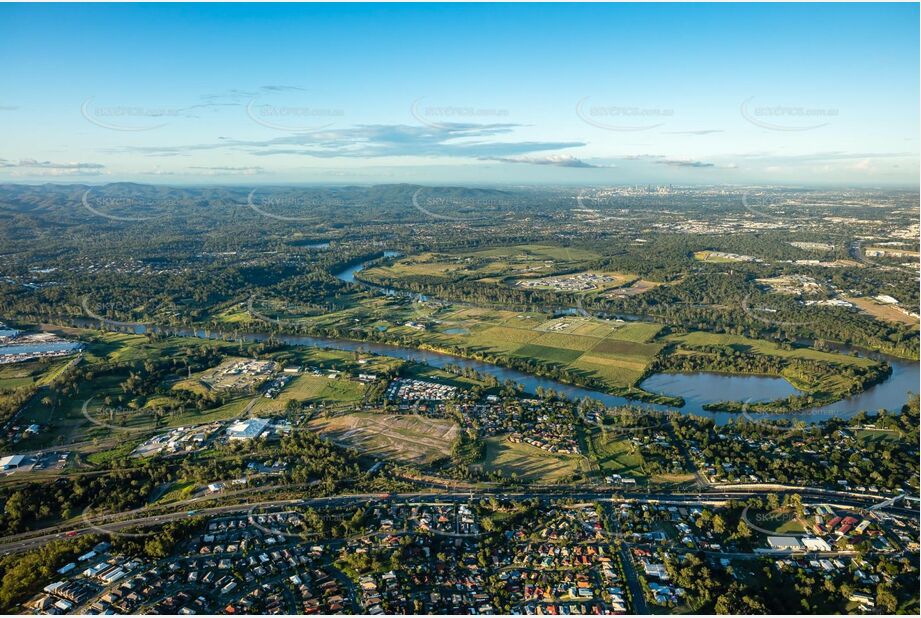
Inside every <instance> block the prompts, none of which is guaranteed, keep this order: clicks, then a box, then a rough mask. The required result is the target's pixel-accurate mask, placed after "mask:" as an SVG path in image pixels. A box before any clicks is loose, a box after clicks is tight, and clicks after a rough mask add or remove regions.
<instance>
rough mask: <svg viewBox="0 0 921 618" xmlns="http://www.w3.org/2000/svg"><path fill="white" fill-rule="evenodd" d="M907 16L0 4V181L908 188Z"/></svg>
mask: <svg viewBox="0 0 921 618" xmlns="http://www.w3.org/2000/svg"><path fill="white" fill-rule="evenodd" d="M918 23H919V14H918V5H917V4H798V5H788V4H783V5H781V4H774V5H752V4H739V5H728V4H711V5H690V4H646V5H633V4H613V5H596V4H591V5H576V6H574V5H555V4H553V5H551V4H542V5H394V4H388V5H354V4H351V5H288V4H284V5H243V4H226V5H225V4H208V5H156V6H148V5H44V6H35V5H9V4H7V5H0V62H2V66H3V67H4V69H3V78H2V83H3V88H2V89H0V131H2V135H3V139H2V141H0V182H47V181H54V182H74V181H79V182H93V183H102V182H114V181H122V180H130V181H139V182H162V183H170V184H178V183H201V182H205V183H209V184H210V183H244V184H259V183H299V182H304V183H369V182H370V183H387V182H420V183H457V184H481V185H483V184H519V183H552V184H567V183H573V184H599V185H601V184H621V183H631V184H632V183H675V184H788V185H867V186H914V187H916V186H917V185H918V181H919V168H918V165H919V163H918V161H919V158H918V150H919V146H918V134H919V61H918V58H919V54H918V52H919V30H918Z"/></svg>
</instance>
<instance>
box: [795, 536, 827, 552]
mask: <svg viewBox="0 0 921 618" xmlns="http://www.w3.org/2000/svg"><path fill="white" fill-rule="evenodd" d="M800 540H801V541H802V543H803V547H805V548H806V551H831V545H829V544H828V543H827V542H826V541H825V539H820V538H818V537H812V536H804V537H803V538H802V539H800Z"/></svg>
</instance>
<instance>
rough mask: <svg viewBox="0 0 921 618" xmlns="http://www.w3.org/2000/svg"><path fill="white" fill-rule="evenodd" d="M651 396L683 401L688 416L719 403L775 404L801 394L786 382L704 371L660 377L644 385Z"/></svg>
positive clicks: (653, 376)
mask: <svg viewBox="0 0 921 618" xmlns="http://www.w3.org/2000/svg"><path fill="white" fill-rule="evenodd" d="M639 386H640V388H642V389H644V390H647V391H649V392H651V393H662V394H664V395H673V396H675V397H683V398H684V401H685V405H684V408H683V410H685V411H687V412H703V411H704V410H703V406H704V404H707V403H714V402H717V401H751V402H757V401H771V400H773V399H783V398H784V397H788V396H790V395H799V394H801V392H800V391H798V390H797V389H795V388H794V387H793V385H792V384H790V383H789V382H787V381H786V380H785V379H784V378H778V377H771V376H739V375H726V374H722V373H708V372H704V371H699V372H694V373H657V374H655V375H652V376H650V377H648V378H646V379H645V380H643V381H642V382H641V383H640V385H639Z"/></svg>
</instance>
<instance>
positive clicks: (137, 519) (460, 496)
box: [0, 488, 918, 555]
mask: <svg viewBox="0 0 921 618" xmlns="http://www.w3.org/2000/svg"><path fill="white" fill-rule="evenodd" d="M769 493H776V492H773V491H768V490H748V491H720V492H700V493H685V494H677V493H661V494H654V493H653V494H646V493H620V492H612V491H603V490H573V489H566V488H556V489H555V490H553V491H535V490H533V489H532V490H527V491H510V490H503V489H487V490H483V489H480V490H474V491H441V492H431V491H428V492H422V491H420V492H407V493H394V494H380V493H373V494H370V493H362V494H341V495H336V496H328V497H320V498H289V499H275V500H262V501H254V502H235V503H233V504H226V505H219V506H213V507H207V508H201V509H198V510H196V511H194V512H193V513H194V516H215V515H224V514H229V513H240V512H248V511H251V510H259V509H273V508H281V507H292V506H312V507H328V506H345V505H350V504H366V503H368V502H370V501H374V500H382V499H387V500H398V501H403V502H414V501H416V502H426V503H433V502H467V501H469V500H471V499H478V498H489V497H495V498H497V499H503V500H529V499H539V500H559V499H571V500H576V501H613V502H624V501H630V502H636V503H647V504H670V505H685V506H697V505H702V504H704V505H712V506H718V505H720V504H724V503H726V502H728V501H729V500H746V499H748V498H751V497H755V496H766V495H767V494H769ZM799 493H800V495H801V496H802V498H803V502H804V503H810V504H816V503H821V504H831V505H833V506H839V507H845V508H862V509H866V508H869V507H871V506H874V505H876V504H878V503H879V498H878V497H877V496H866V497H856V496H835V495H829V494H830V493H831V494H837V493H839V492H827V491H820V492H815V491H807V492H799ZM227 497H229V496H227ZM234 497H237V496H234ZM169 506H171V507H176V506H183V507H185V508H182V509H181V510H175V511H171V512H165V513H157V514H151V515H143V516H139V515H140V513H142V512H143V511H144V509H134V510H131V511H125V512H123V513H112V514H107V515H105V516H103V517H101V518H99V519H94V518H85V519H83V520H80V522H79V523H75V524H74V525H72V526H71V527H70V528H69V529H67V530H64V531H62V529H61V527H60V526H56V527H54V528H50V529H48V531H46V532H45V533H42V531H40V530H37V531H33V532H31V533H26V534H31V535H32V536H28V537H26V538H23V535H17V536H14V537H6V538H3V539H0V555H6V554H11V553H19V552H23V551H29V550H31V549H35V548H37V547H41V546H42V545H44V544H46V543H49V542H51V541H53V540H55V539H62V538H73V537H78V536H83V535H88V534H112V535H116V534H118V533H119V532H120V531H126V532H127V530H129V529H131V528H145V527H151V526H157V525H161V524H165V523H167V522H171V521H178V520H182V519H187V518H189V517H190V516H192V515H190V512H189V511H188V510H186V509H187V508H188V507H189V504H188V503H185V504H182V505H179V504H177V505H169ZM884 510H885V511H886V512H889V513H893V514H899V515H903V516H905V515H908V516H914V517H916V518H917V517H918V511H917V509H911V508H904V507H897V506H890V507H887V508H886V509H884Z"/></svg>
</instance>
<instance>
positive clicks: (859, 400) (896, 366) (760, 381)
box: [77, 251, 921, 425]
mask: <svg viewBox="0 0 921 618" xmlns="http://www.w3.org/2000/svg"><path fill="white" fill-rule="evenodd" d="M397 255H399V253H398V252H396V251H385V252H384V256H385V257H396V256H397ZM364 267H365V264H356V265H354V266H350V267H349V268H347V269H345V270H343V271H341V272H339V273H336V275H335V276H336V277H337V278H339V279H341V280H342V281H347V282H349V283H360V282H357V281H356V280H355V273H357V272H360V271H361V270H362V269H363V268H364ZM361 285H367V284H364V283H362V284H361ZM370 287H374V286H370ZM375 289H380V290H382V291H384V292H385V293H391V294H401V293H403V292H401V291H400V290H387V289H384V288H375ZM631 317H633V316H631ZM77 322H79V323H83V324H85V325H87V326H88V327H91V328H100V327H101V328H110V329H112V328H115V329H116V330H122V331H126V332H134V333H136V334H144V333H147V332H159V333H165V334H171V335H177V336H181V337H198V338H205V339H228V340H229V339H232V338H231V337H230V336H229V335H227V334H226V333H219V332H211V331H207V330H204V329H194V330H193V329H188V328H179V329H171V328H160V327H147V326H145V325H143V324H135V325H123V326H114V327H113V326H111V325H109V326H106V325H101V324H100V323H99V322H98V321H97V320H91V319H80V320H77ZM236 338H237V339H240V340H243V341H265V340H266V339H268V338H269V335H268V334H265V333H249V334H241V335H238V336H237V337H236ZM276 339H278V340H279V341H282V342H283V343H286V344H288V345H292V346H308V347H316V348H328V349H333V350H342V351H346V352H352V351H355V350H358V351H363V352H367V353H370V354H377V355H380V356H389V357H392V358H399V359H402V360H407V361H412V362H415V363H423V364H426V365H430V366H432V367H437V368H444V367H447V366H448V365H454V366H458V367H463V368H470V369H475V370H476V371H478V372H479V373H481V374H484V375H489V376H493V377H495V378H496V379H498V380H500V381H503V382H504V381H506V380H510V381H512V382H514V383H516V384H519V385H521V386H522V388H523V389H524V391H525V392H526V393H531V394H533V393H536V392H537V389H538V388H539V387H540V388H543V389H550V390H553V391H555V392H557V393H560V394H561V395H563V396H565V397H567V398H569V399H572V400H579V399H583V398H588V399H593V400H595V401H598V402H600V403H602V404H604V405H606V406H609V407H614V406H624V405H630V406H634V407H640V408H644V409H648V410H656V411H676V409H675V408H671V407H668V406H662V405H657V404H652V403H646V402H641V401H635V400H632V399H627V398H625V397H617V396H615V395H609V394H607V393H602V392H600V391H595V390H591V389H588V388H582V387H580V386H571V385H569V384H563V383H562V382H557V381H556V380H551V379H549V378H541V377H538V376H533V375H530V374H527V373H523V372H521V371H516V370H515V369H508V368H505V367H500V366H498V365H492V364H489V363H485V362H483V361H478V360H473V359H468V358H463V357H460V356H454V355H451V354H445V353H442V352H432V351H428V350H418V349H416V348H406V347H402V346H397V345H390V344H383V343H370V342H362V341H352V340H348V339H330V338H325V337H306V336H296V335H280V336H276ZM839 351H841V352H844V353H850V352H851V351H852V350H850V349H849V348H847V347H845V346H842V347H841V348H840V349H839ZM858 353H860V354H865V355H866V356H871V357H873V358H877V359H881V360H885V361H886V362H888V363H889V364H890V365H891V366H892V375H891V376H890V377H889V379H887V380H886V381H885V382H882V383H881V384H877V385H876V386H873V387H871V388H870V389H868V390H866V391H864V392H863V393H861V394H859V395H856V396H854V397H851V398H849V399H844V400H842V401H839V402H837V403H834V404H831V405H828V406H822V407H817V408H812V409H806V410H800V411H798V412H792V413H788V414H754V413H748V415H747V416H748V417H749V418H757V419H764V420H790V421H802V422H805V423H816V422H821V421H823V420H827V419H828V418H831V417H833V416H838V417H842V418H849V417H851V416H854V415H855V414H857V413H858V412H861V411H870V412H875V411H877V410H879V409H881V408H885V409H887V410H898V409H900V408H901V407H902V406H903V405H904V404H905V402H906V401H907V396H908V392H909V391H912V392H918V390H919V386H918V385H919V379H921V365H919V363H917V362H914V361H906V360H901V359H898V358H895V357H892V356H888V355H885V354H878V353H865V352H859V351H858ZM642 386H643V388H645V389H647V390H649V391H651V392H663V393H667V394H674V395H677V396H681V397H684V399H685V401H686V404H685V405H684V406H683V407H682V408H680V409H677V411H678V412H680V413H682V414H695V415H698V416H705V417H708V418H712V419H713V420H714V421H715V422H716V423H717V424H718V425H723V424H725V423H728V422H729V421H730V420H733V419H738V418H739V415H738V414H733V413H731V412H711V411H707V410H704V409H703V405H704V404H705V403H708V402H712V401H720V400H735V401H745V400H746V399H752V400H754V401H758V400H770V399H780V398H783V397H786V396H787V395H791V394H795V393H796V392H797V391H796V389H795V388H793V386H792V385H791V384H790V383H789V382H787V381H786V380H784V379H783V378H774V377H763V376H731V375H719V374H712V373H703V372H700V373H688V374H657V375H654V376H651V377H650V378H647V379H646V380H644V381H643V383H642ZM666 389H667V390H666Z"/></svg>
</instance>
